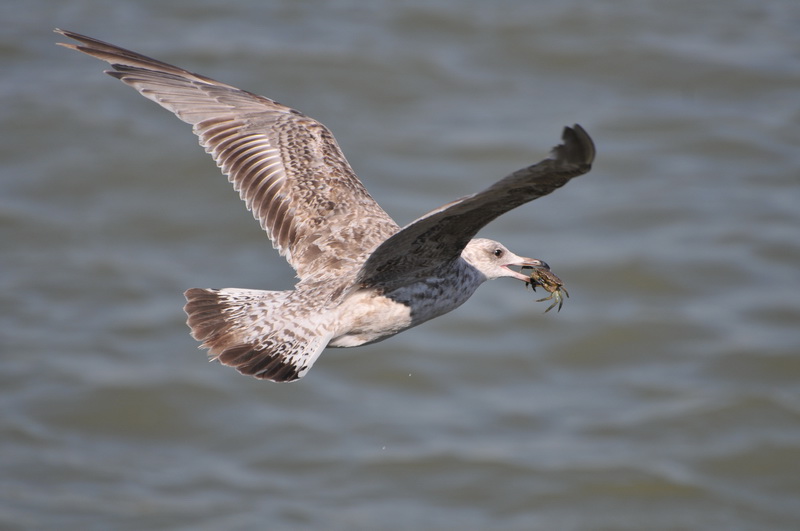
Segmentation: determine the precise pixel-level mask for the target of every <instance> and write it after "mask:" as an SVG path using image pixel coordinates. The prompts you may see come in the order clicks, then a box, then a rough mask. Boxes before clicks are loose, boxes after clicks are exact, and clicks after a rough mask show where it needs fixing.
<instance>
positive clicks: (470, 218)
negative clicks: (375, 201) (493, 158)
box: [358, 124, 595, 286]
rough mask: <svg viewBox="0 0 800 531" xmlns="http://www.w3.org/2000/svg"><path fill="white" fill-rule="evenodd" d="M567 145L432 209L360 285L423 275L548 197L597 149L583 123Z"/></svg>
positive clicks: (383, 252) (368, 268) (375, 259)
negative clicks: (498, 222) (493, 225)
mask: <svg viewBox="0 0 800 531" xmlns="http://www.w3.org/2000/svg"><path fill="white" fill-rule="evenodd" d="M561 138H562V140H563V144H561V145H558V146H556V147H555V148H553V150H552V152H551V156H550V158H547V159H545V160H543V161H541V162H540V163H538V164H534V165H533V166H528V167H527V168H523V169H521V170H518V171H516V172H514V173H512V174H511V175H509V176H508V177H506V178H504V179H501V180H500V181H498V182H496V183H494V184H493V185H492V186H490V187H489V188H487V189H486V190H484V191H482V192H479V193H477V194H473V195H468V196H466V197H462V198H461V199H458V200H456V201H453V202H452V203H448V204H446V205H443V206H441V207H439V208H437V209H436V210H433V211H431V212H429V213H427V214H425V215H424V216H422V217H421V218H419V219H417V220H416V221H414V222H412V223H411V224H409V225H407V226H406V227H404V228H403V229H402V230H400V232H398V233H396V234H394V235H393V236H392V237H390V238H389V239H388V240H386V241H385V242H383V243H382V244H381V245H380V246H379V247H378V248H377V249H376V250H375V251H374V252H373V253H372V254H371V255H370V257H369V258H368V259H367V261H366V263H365V264H364V266H363V267H362V268H361V270H360V271H359V275H358V281H359V283H360V284H361V285H362V286H375V285H379V284H382V283H384V282H387V281H390V280H393V279H396V278H402V277H403V276H405V275H422V274H424V272H425V270H426V269H429V268H430V269H432V268H435V267H436V266H438V265H440V264H442V263H446V262H448V261H450V260H455V259H456V258H457V257H458V256H459V255H460V254H461V251H462V250H463V249H464V247H465V246H466V245H467V243H468V242H469V241H470V240H471V239H472V238H473V237H474V236H475V235H476V234H477V233H478V231H479V230H480V229H481V228H482V227H483V226H484V225H486V224H487V223H489V222H490V221H492V220H493V219H495V218H497V217H498V216H500V215H501V214H504V213H506V212H508V211H509V210H511V209H513V208H516V207H518V206H520V205H522V204H524V203H527V202H528V201H533V200H534V199H536V198H538V197H542V196H543V195H547V194H549V193H550V192H552V191H553V190H555V189H557V188H560V187H562V186H564V185H565V184H567V182H569V180H570V179H572V178H573V177H577V176H578V175H583V174H584V173H586V172H588V171H589V170H590V169H591V167H592V161H593V160H594V155H595V149H594V143H593V142H592V139H591V138H590V137H589V135H588V134H587V133H586V131H584V129H583V128H582V127H581V126H580V125H577V124H576V125H574V126H573V127H565V128H564V132H563V134H562V136H561Z"/></svg>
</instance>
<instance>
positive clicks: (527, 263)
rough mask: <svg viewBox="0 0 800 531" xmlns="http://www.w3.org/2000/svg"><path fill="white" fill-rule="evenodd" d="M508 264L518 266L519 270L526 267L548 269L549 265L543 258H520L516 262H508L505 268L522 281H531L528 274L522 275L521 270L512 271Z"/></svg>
mask: <svg viewBox="0 0 800 531" xmlns="http://www.w3.org/2000/svg"><path fill="white" fill-rule="evenodd" d="M509 266H514V267H519V268H520V271H524V270H526V269H534V268H536V269H546V270H548V271H550V266H549V265H547V262H545V261H544V260H538V259H536V258H521V259H520V260H519V261H518V262H514V263H513V264H508V265H507V266H506V269H508V270H509V271H510V272H511V276H513V277H514V278H516V279H519V280H521V281H523V282H530V281H531V277H530V275H524V274H522V273H521V272H518V271H514V270H513V269H511V267H509Z"/></svg>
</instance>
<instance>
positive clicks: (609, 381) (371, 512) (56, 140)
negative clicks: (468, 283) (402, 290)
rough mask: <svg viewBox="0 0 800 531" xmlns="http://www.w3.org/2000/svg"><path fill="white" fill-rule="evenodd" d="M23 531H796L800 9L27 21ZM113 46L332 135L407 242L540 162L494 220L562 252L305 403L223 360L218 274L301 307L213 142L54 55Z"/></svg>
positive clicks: (17, 294) (772, 5)
mask: <svg viewBox="0 0 800 531" xmlns="http://www.w3.org/2000/svg"><path fill="white" fill-rule="evenodd" d="M0 20H2V21H3V22H2V25H0V28H2V34H1V36H0V61H2V65H3V76H2V78H0V102H2V105H0V123H2V129H3V143H2V146H0V153H2V161H3V164H2V167H0V171H1V172H2V174H1V175H0V238H1V240H0V241H2V261H1V262H0V263H2V275H0V301H2V306H0V308H2V309H1V310H0V311H1V312H2V313H0V315H1V316H2V317H1V318H0V338H1V339H0V341H1V342H2V357H1V358H0V379H1V380H0V381H2V386H0V408H1V409H0V433H2V436H0V456H2V460H0V527H2V528H3V529H122V530H124V529H132V530H133V529H136V530H138V529H187V530H188V529H193V530H195V529H207V530H212V529H213V530H217V529H242V530H244V529H342V530H352V529H370V530H378V529H381V530H383V529H385V530H400V529H432V530H434V529H441V530H445V529H475V530H479V529H501V530H517V529H519V530H523V529H543V530H551V529H558V530H572V529H574V530H598V529H602V530H640V529H655V530H677V529H681V530H684V529H686V530H689V529H691V530H694V529H697V530H705V529H726V530H751V529H759V530H793V529H797V528H799V527H800V505H799V504H798V503H797V500H798V498H800V479H799V478H800V326H799V325H800V302H799V301H798V294H799V291H800V270H799V269H798V266H800V229H799V228H798V227H800V207H799V206H798V205H800V187H798V173H799V171H798V168H800V151H799V150H798V149H797V146H798V145H800V126H799V125H798V124H799V123H800V98H798V87H800V32H798V31H797V30H798V28H799V27H800V5H798V4H797V2H795V1H794V0H767V1H764V2H759V3H755V2H745V1H722V0H719V1H716V2H714V1H707V2H671V3H663V2H655V1H638V0H637V1H633V0H628V1H621V2H610V1H599V2H593V3H584V2H575V1H563V0H562V1H559V2H523V1H507V2H502V1H501V2H493V3H489V2H478V1H470V2H463V1H462V2H456V1H454V0H441V1H438V2H389V1H371V2H363V3H357V2H336V3H333V2H320V1H308V2H296V1H294V0H291V1H290V0H285V1H276V2H271V3H262V2H255V1H242V2H228V3H219V2H209V1H207V0H202V1H191V2H190V1H188V0H175V1H173V0H169V1H163V0H159V1H148V2H137V3H122V2H114V3H112V2H99V1H85V2H61V3H52V2H44V1H37V0H26V1H25V2H24V4H23V3H22V2H20V1H18V0H11V1H7V2H5V3H3V4H2V6H0ZM53 27H63V28H66V29H72V30H75V31H79V32H83V33H86V34H89V35H93V36H96V37H98V38H101V39H106V40H110V41H113V42H116V43H119V44H121V45H124V46H128V47H131V48H134V49H136V50H138V51H141V52H143V53H146V54H149V55H152V56H155V57H157V58H160V59H163V60H166V61H169V62H173V63H177V64H179V65H181V66H184V67H187V68H189V69H192V70H194V71H198V72H202V73H204V74H206V75H210V76H212V77H215V78H218V79H221V80H224V81H227V82H230V83H234V84H236V85H238V86H241V87H243V88H246V89H249V90H253V91H255V92H259V93H262V94H265V95H268V96H270V97H273V98H276V99H278V100H279V101H282V102H284V103H286V104H289V105H292V106H295V107H297V108H300V109H301V110H303V111H304V112H306V113H308V114H310V115H312V116H314V117H316V118H318V119H320V120H321V121H323V122H324V123H325V124H327V125H328V126H329V127H330V128H331V129H332V130H333V131H334V132H335V134H336V135H337V138H338V140H339V142H340V144H341V145H342V147H343V149H344V151H345V153H346V154H347V155H348V158H349V160H350V162H351V163H352V164H353V166H354V167H355V169H356V171H357V172H358V173H359V175H360V176H361V177H362V180H363V181H364V182H365V184H366V185H367V187H368V188H369V190H370V191H371V193H372V194H373V195H374V196H375V197H376V198H377V199H378V201H379V202H380V203H381V204H382V205H383V206H384V207H385V208H386V210H387V211H388V212H389V213H390V214H391V215H392V216H393V217H394V218H395V219H396V220H397V221H398V222H399V223H401V224H404V223H406V222H408V221H410V220H412V219H414V218H415V217H417V216H418V215H420V214H422V213H423V212H425V211H427V210H428V209H430V208H434V207H436V206H438V205H439V204H442V203H444V202H446V201H449V200H451V199H453V198H455V197H458V196H461V195H464V194H467V193H471V192H474V191H477V190H479V189H480V188H482V187H484V186H486V185H487V184H488V183H490V182H493V181H494V180H495V179H497V178H500V177H502V176H504V175H505V174H507V173H509V172H511V171H513V170H515V169H517V168H519V167H521V166H523V165H526V164H529V163H531V162H533V161H536V160H538V159H539V158H540V157H542V156H543V155H544V154H545V153H546V151H547V149H548V148H549V147H550V146H551V145H553V144H554V143H555V142H556V141H557V139H558V135H559V133H560V129H561V127H562V126H563V125H565V124H572V123H574V122H579V123H581V124H582V125H584V126H585V127H586V129H587V130H588V131H589V132H590V133H591V134H592V136H593V137H594V139H595V141H596V143H597V148H598V158H597V162H596V165H595V168H594V169H593V170H592V172H591V173H590V174H588V175H586V176H584V177H581V178H580V179H578V180H576V181H574V182H572V183H570V184H569V185H568V186H567V187H565V188H564V189H562V190H559V191H557V192H556V193H554V194H553V195H552V196H549V197H547V198H544V199H542V200H539V201H536V202H535V203H531V204H530V205H526V206H524V207H522V208H519V209H517V210H515V211H514V212H513V213H510V214H508V215H506V216H504V217H503V218H501V219H499V220H497V221H496V222H495V223H493V224H492V225H490V226H489V227H487V228H486V230H484V231H483V232H482V235H483V236H486V237H494V238H497V239H500V240H502V241H503V242H504V243H506V244H507V245H508V246H509V247H510V248H511V249H512V250H514V251H516V252H518V253H520V254H524V255H532V256H535V257H538V258H542V259H544V260H546V261H548V262H549V263H550V264H551V265H552V266H553V269H554V271H555V272H556V273H557V274H558V275H559V276H560V277H561V278H562V279H564V281H565V282H566V285H567V288H568V289H569V291H570V294H571V295H572V298H571V299H569V300H568V301H567V302H566V304H565V306H564V309H563V311H562V312H561V313H560V314H555V313H552V312H551V313H549V314H547V315H543V314H542V311H543V310H544V308H545V305H543V304H541V303H539V304H537V303H535V302H534V295H533V294H531V293H530V292H529V291H528V292H526V291H525V290H524V288H523V286H522V284H521V283H517V282H514V281H511V280H506V281H497V282H493V283H490V284H487V285H485V286H484V287H482V288H481V289H480V290H479V291H478V293H477V294H476V295H475V296H474V297H473V299H472V300H471V301H470V302H468V303H467V304H466V305H465V306H464V307H462V308H460V309H459V310H457V311H456V312H454V313H452V314H450V315H447V316H445V317H443V318H439V319H436V320H434V321H432V322H430V323H428V324H426V325H424V326H422V327H420V328H418V329H414V330H412V331H409V332H407V333H404V334H401V335H399V336H397V337H396V338H393V339H391V340H389V341H386V342H383V343H380V344H377V345H373V346H369V347H364V348H360V349H352V350H334V351H329V352H326V353H325V354H323V356H322V357H321V358H320V360H319V362H318V363H317V365H316V366H315V367H314V369H313V370H312V371H311V372H310V373H309V375H308V376H307V377H306V378H305V379H303V380H302V381H300V382H299V383H296V384H290V385H277V384H270V383H265V382H258V381H256V380H252V379H249V378H246V377H243V376H240V375H238V374H236V373H235V371H232V370H230V369H228V368H224V367H220V366H219V365H217V364H209V363H206V362H205V361H204V354H203V352H200V351H197V350H196V343H195V342H194V341H193V340H192V339H191V338H190V337H189V335H188V329H187V328H186V327H185V325H184V324H183V321H184V316H183V314H182V312H181V311H180V308H181V306H182V304H183V299H182V295H181V293H182V292H183V290H185V289H186V288H189V287H225V286H236V287H251V288H263V289H286V288H289V287H290V286H291V285H292V271H291V269H290V268H289V267H288V266H287V265H286V264H285V263H284V262H283V260H282V259H281V258H280V257H279V256H278V255H277V253H276V252H275V251H273V250H272V249H271V247H270V245H269V243H268V242H267V241H266V239H265V237H264V235H263V234H262V233H261V232H260V230H259V229H258V227H257V224H256V223H255V222H254V221H253V220H252V218H251V216H250V214H249V213H247V212H246V211H245V210H244V208H243V207H242V205H241V204H240V202H239V201H238V198H237V197H236V194H234V193H233V192H232V191H231V190H230V188H229V185H228V183H227V182H225V179H224V178H223V177H222V176H221V175H219V174H218V173H217V171H216V168H215V167H214V165H213V163H212V162H211V161H210V159H209V158H208V157H207V156H206V155H205V154H204V153H203V152H202V150H201V149H199V148H198V147H197V145H196V141H195V139H194V138H193V137H192V135H191V134H190V133H189V131H188V129H187V127H186V126H185V125H184V124H182V123H180V122H179V121H177V120H175V119H174V118H173V117H171V116H170V115H169V114H168V113H166V112H165V111H163V110H162V109H160V108H158V107H157V106H155V105H153V104H151V103H150V102H148V101H146V100H145V99H143V98H141V97H140V96H139V95H137V94H135V93H134V92H133V91H132V90H130V89H129V88H127V87H125V86H123V85H121V84H120V83H118V82H116V81H114V80H113V79H111V78H108V77H107V76H103V75H102V74H101V73H100V71H101V69H102V68H103V65H102V64H100V63H99V62H97V61H95V60H92V59H90V58H87V57H82V56H80V55H79V54H76V53H72V52H70V51H68V50H65V49H62V48H57V47H55V46H54V45H53V43H54V42H55V41H56V40H57V36H56V35H54V34H52V33H51V30H52V28H53Z"/></svg>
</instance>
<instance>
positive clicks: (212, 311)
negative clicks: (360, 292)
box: [183, 288, 331, 382]
mask: <svg viewBox="0 0 800 531" xmlns="http://www.w3.org/2000/svg"><path fill="white" fill-rule="evenodd" d="M184 295H185V296H186V301H187V302H186V305H185V306H184V307H183V309H184V311H185V312H186V314H187V315H188V319H187V321H186V324H188V325H189V328H191V329H192V337H194V338H195V339H197V340H198V341H202V342H203V344H202V345H201V348H207V349H208V350H209V357H210V358H211V359H212V360H215V359H216V360H219V361H220V363H222V364H223V365H228V366H230V367H234V368H235V369H236V370H237V371H239V372H240V373H242V374H247V375H250V376H254V377H256V378H260V379H266V380H272V381H274V382H291V381H294V380H297V379H299V378H302V377H303V376H304V375H305V373H306V372H308V370H309V369H310V368H311V365H312V364H313V363H314V362H315V361H316V359H317V358H318V357H319V355H320V354H321V353H322V350H323V349H324V348H325V346H326V345H327V344H328V341H329V340H330V337H331V335H330V333H328V332H326V331H325V327H324V326H319V324H320V322H319V319H317V318H315V317H316V316H307V315H303V314H302V309H303V305H302V304H298V303H299V302H301V301H299V300H297V292H296V291H260V290H249V289H234V288H226V289H221V290H215V289H200V288H192V289H190V290H188V291H186V293H184Z"/></svg>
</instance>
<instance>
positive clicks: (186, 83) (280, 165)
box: [56, 30, 399, 281]
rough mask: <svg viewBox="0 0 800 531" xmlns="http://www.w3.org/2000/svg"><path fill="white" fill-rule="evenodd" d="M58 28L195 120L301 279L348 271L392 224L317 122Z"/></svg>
mask: <svg viewBox="0 0 800 531" xmlns="http://www.w3.org/2000/svg"><path fill="white" fill-rule="evenodd" d="M56 32H57V33H60V34H61V35H64V36H65V37H69V38H71V39H74V40H76V41H78V42H79V44H64V43H59V44H60V45H61V46H65V47H67V48H71V49H73V50H77V51H79V52H83V53H85V54H87V55H91V56H92V57H96V58H97V59H101V60H103V61H106V62H108V63H110V64H111V66H112V67H113V70H108V71H106V73H107V74H109V75H111V76H113V77H115V78H117V79H119V80H120V81H122V82H123V83H126V84H128V85H130V86H132V87H133V88H135V89H136V90H137V91H139V93H140V94H142V95H143V96H145V97H146V98H148V99H151V100H153V101H154V102H156V103H158V104H159V105H161V106H162V107H164V108H165V109H167V110H169V111H172V112H173V113H174V114H175V115H176V116H177V117H178V118H180V119H181V120H183V121H184V122H186V123H189V124H191V125H192V126H193V131H194V133H195V134H196V135H197V136H198V137H199V139H200V144H201V145H202V146H203V147H204V148H205V150H206V151H207V152H208V153H210V154H211V156H212V157H214V160H215V161H216V163H217V165H218V166H219V167H220V169H221V170H222V172H223V173H224V174H225V175H227V176H228V180H229V181H230V182H231V183H233V187H234V189H235V190H236V191H238V192H239V195H240V197H241V198H242V199H243V200H244V202H245V205H246V206H247V209H248V210H250V211H252V213H253V216H254V217H255V218H256V219H257V220H258V221H259V223H260V224H261V227H262V228H263V229H264V230H265V231H266V233H267V235H268V236H269V237H270V239H271V240H272V244H273V246H274V247H275V248H276V249H278V250H279V252H280V253H281V255H282V256H284V257H285V258H286V259H287V261H288V262H289V264H290V265H291V266H292V267H293V268H294V269H295V271H297V276H298V277H299V278H300V279H301V280H304V279H310V280H312V281H326V280H328V279H333V278H337V277H340V276H341V275H342V274H343V273H344V272H352V271H353V270H354V269H356V268H357V267H358V266H359V265H360V264H362V263H363V261H364V260H365V259H366V257H367V256H368V255H369V253H370V252H371V251H372V250H373V249H374V248H375V247H376V246H378V245H379V244H380V243H381V242H382V241H384V240H385V239H386V238H388V237H389V236H391V235H392V234H394V233H395V232H397V230H398V229H399V227H398V226H397V224H396V223H395V222H394V221H393V220H392V219H391V218H390V217H389V215H388V214H386V212H384V211H383V209H382V208H381V207H380V206H379V205H378V204H377V203H376V202H375V200H374V199H373V198H372V197H371V196H370V195H369V193H368V192H367V190H366V189H365V188H364V186H363V185H362V184H361V181H359V180H358V177H356V175H355V173H354V172H353V170H352V168H351V167H350V165H349V164H348V162H347V160H346V159H345V157H344V155H343V154H342V152H341V150H340V149H339V146H338V144H337V143H336V140H335V139H334V137H333V135H332V134H331V132H330V131H329V130H328V129H327V128H326V127H325V126H324V125H322V124H321V123H319V122H317V121H316V120H313V119H312V118H309V117H308V116H305V115H303V114H302V113H300V112H298V111H296V110H294V109H291V108H289V107H286V106H284V105H281V104H280V103H277V102H275V101H273V100H271V99H268V98H265V97H263V96H258V95H256V94H253V93H251V92H247V91H244V90H241V89H238V88H236V87H234V86H232V85H228V84H225V83H220V82H218V81H215V80H213V79H210V78H207V77H205V76H201V75H198V74H193V73H191V72H188V71H186V70H183V69H182V68H178V67H176V66H172V65H169V64H167V63H163V62H161V61H157V60H155V59H151V58H149V57H145V56H144V55H140V54H138V53H136V52H132V51H130V50H125V49H123V48H120V47H117V46H114V45H113V44H108V43H105V42H102V41H99V40H96V39H93V38H90V37H86V36H84V35H80V34H77V33H73V32H71V31H63V30H56ZM354 243H355V244H356V245H354Z"/></svg>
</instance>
